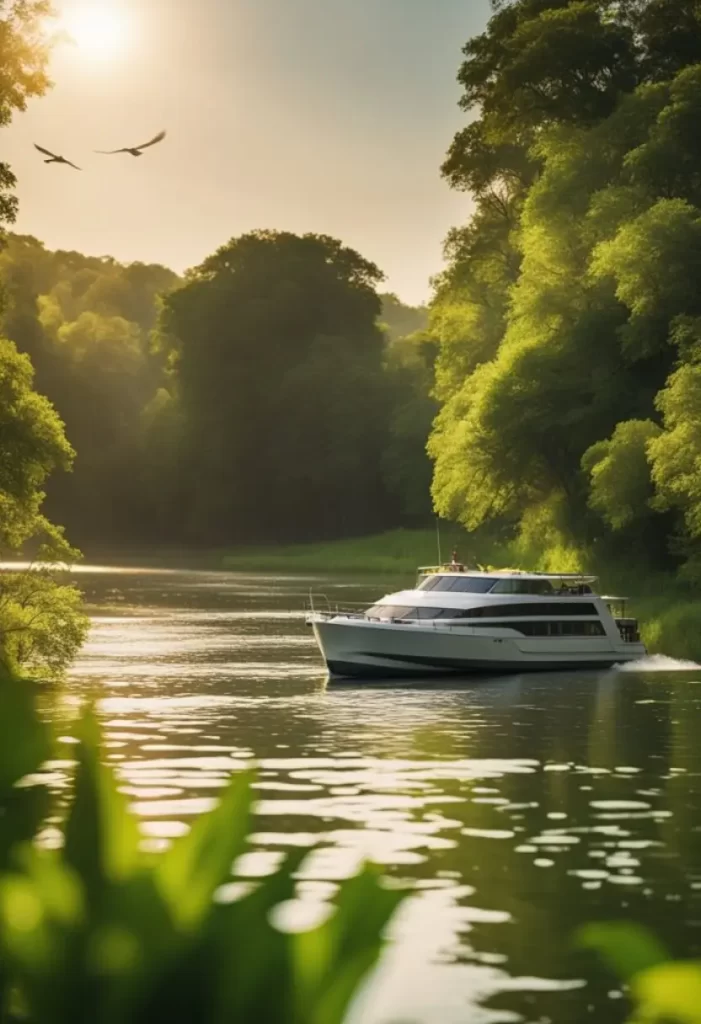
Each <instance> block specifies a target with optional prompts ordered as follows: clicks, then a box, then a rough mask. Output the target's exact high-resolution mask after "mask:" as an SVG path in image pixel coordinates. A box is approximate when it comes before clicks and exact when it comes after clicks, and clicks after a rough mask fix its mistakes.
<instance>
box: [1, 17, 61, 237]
mask: <svg viewBox="0 0 701 1024" xmlns="http://www.w3.org/2000/svg"><path fill="white" fill-rule="evenodd" d="M50 11H51V5H50V2H49V0H0V127H2V126H5V125H8V124H9V123H10V121H11V120H12V117H13V115H14V113H15V112H16V111H23V110H26V107H27V101H28V100H29V99H31V98H32V97H33V96H42V95H43V94H44V93H45V92H46V90H47V89H48V87H49V84H50V83H49V79H48V76H47V73H46V71H47V64H48V56H49V54H48V45H47V38H46V30H45V19H46V18H47V16H48V15H49V13H50ZM16 184H17V181H16V178H15V176H14V174H13V173H12V170H11V169H10V167H9V165H8V164H7V163H4V162H0V225H1V224H3V223H4V224H8V223H13V222H14V220H15V218H16V216H17V198H16V196H15V195H13V189H14V187H15V185H16Z"/></svg>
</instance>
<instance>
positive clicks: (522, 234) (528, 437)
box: [430, 0, 701, 564]
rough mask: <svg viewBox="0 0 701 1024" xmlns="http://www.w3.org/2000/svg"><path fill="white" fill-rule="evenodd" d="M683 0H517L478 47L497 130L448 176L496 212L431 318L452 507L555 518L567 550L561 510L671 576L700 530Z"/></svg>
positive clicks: (475, 232) (696, 26)
mask: <svg viewBox="0 0 701 1024" xmlns="http://www.w3.org/2000/svg"><path fill="white" fill-rule="evenodd" d="M672 6H673V5H670V4H669V3H667V2H666V0H653V2H643V0H641V2H636V3H624V4H619V3H616V4H609V3H606V2H599V3H588V4H586V3H577V2H572V3H566V2H563V3H552V2H547V0H519V2H517V3H512V4H500V5H498V10H497V12H496V14H495V16H494V18H493V19H492V21H491V22H490V25H489V27H488V30H487V32H486V33H485V34H483V36H480V37H479V38H477V39H475V40H472V41H471V42H470V43H469V44H468V47H467V49H466V55H467V57H468V60H467V62H466V64H465V65H464V67H463V69H462V72H461V81H462V83H463V86H464V88H465V105H466V106H467V107H471V106H474V105H478V108H479V109H478V111H477V114H478V116H477V120H476V121H475V122H474V124H473V125H472V126H470V128H469V129H468V133H467V135H466V136H465V137H464V139H463V142H465V140H467V142H466V146H467V148H465V147H463V149H460V144H457V143H456V146H454V149H453V151H452V153H451V156H450V157H449V161H448V164H447V165H446V168H445V171H446V173H447V174H448V176H449V178H450V180H451V181H452V183H453V184H454V185H456V186H457V187H468V188H470V189H472V191H473V192H474V193H475V196H476V200H477V211H476V214H475V216H474V218H473V220H472V222H471V224H470V225H469V226H468V227H467V228H464V229H461V230H460V231H457V232H453V233H452V235H451V236H450V239H449V248H448V258H449V266H448V270H447V271H446V272H445V273H444V274H443V275H442V277H441V278H439V280H438V287H437V289H436V295H435V299H434V302H433V304H432V308H431V330H432V333H433V335H434V337H435V338H436V340H437V342H438V345H439V354H438V359H437V364H436V395H437V397H438V398H439V400H440V402H441V410H440V413H439V416H438V418H437V420H436V426H435V429H434V433H433V436H432V438H431V442H430V451H431V454H432V456H433V458H434V460H435V475H434V484H433V494H434V500H435V502H436V507H437V509H438V511H439V512H441V514H443V515H444V516H452V517H454V518H457V519H459V520H460V521H462V522H463V523H465V524H466V525H468V526H469V527H470V528H472V529H474V528H477V527H479V526H481V525H483V524H485V523H489V522H490V521H492V522H494V521H496V522H499V523H506V524H510V526H511V528H512V529H515V530H519V529H520V530H521V531H524V530H525V531H530V530H531V524H532V523H533V522H537V523H539V524H540V525H539V530H540V532H541V534H542V536H543V537H546V536H547V537H548V538H549V539H550V540H551V538H552V533H551V531H550V529H548V528H546V526H545V519H544V517H546V519H547V517H548V516H549V517H550V520H549V521H550V524H551V526H552V527H553V528H555V527H556V528H557V530H560V531H561V532H563V533H564V534H566V535H567V536H568V537H569V538H570V539H571V540H574V541H576V542H578V543H580V544H591V543H593V542H596V543H600V542H603V543H606V542H607V535H610V534H612V533H615V532H617V531H620V530H626V531H628V535H629V536H630V537H631V538H632V537H634V536H635V537H637V538H638V540H640V539H641V538H642V537H645V543H644V544H642V546H643V547H644V548H645V549H646V550H651V551H653V550H654V551H657V552H665V551H666V558H667V559H668V562H670V563H671V564H674V561H675V560H676V559H677V557H678V554H679V552H680V550H683V549H684V544H683V543H682V544H680V541H679V537H678V532H679V528H680V527H679V524H680V521H681V518H680V513H681V515H682V517H683V519H684V522H685V530H686V534H687V538H688V539H691V538H693V537H694V524H693V511H692V508H693V499H692V498H691V493H692V490H693V487H690V481H691V477H690V475H689V473H690V470H689V464H688V459H687V464H686V466H685V467H684V468H682V465H681V462H680V455H681V447H680V446H675V443H674V441H672V440H670V437H676V438H677V439H678V438H679V437H680V433H679V432H680V429H682V423H681V421H680V419H679V418H678V417H677V418H676V419H675V413H674V411H673V409H674V407H675V405H676V404H677V402H678V399H679V398H680V396H681V393H682V391H683V392H684V393H685V394H687V393H690V391H689V389H690V388H691V383H690V379H691V377H693V372H694V371H693V370H692V369H688V366H689V365H691V366H695V352H696V351H697V346H696V337H697V322H698V318H699V317H700V316H701V310H700V309H699V308H698V303H699V299H698V287H697V276H698V275H697V267H698V265H699V251H698V250H699V238H698V237H697V236H698V231H699V228H698V225H699V223H701V220H700V217H701V179H699V177H698V166H699V156H700V155H701V154H699V152H698V146H699V143H698V139H697V133H695V132H692V131H691V130H690V127H691V126H692V125H693V124H695V123H696V122H697V120H698V116H699V113H701V67H698V66H685V64H686V62H688V61H689V60H695V59H697V57H698V58H701V28H700V24H701V23H700V22H699V11H698V9H697V5H693V4H685V3H682V4H680V5H678V6H679V13H680V14H681V15H682V23H683V25H684V26H685V30H686V31H687V37H685V40H684V41H682V39H681V37H680V35H679V32H678V27H677V26H675V24H674V21H673V19H672V17H671V14H672ZM568 47H571V48H572V50H571V52H570V54H569V56H567V54H568ZM575 51H576V52H575ZM616 54H617V55H618V57H616V56H615V55H616ZM614 65H615V66H614ZM570 70H571V72H572V74H571V75H570V76H569V77H568V73H569V71H570ZM670 74H671V75H672V76H673V77H671V78H670V79H669V80H666V78H667V76H668V75H670ZM480 133H481V139H482V142H483V141H484V139H485V138H486V137H487V134H489V133H491V137H492V138H493V139H496V140H497V142H498V143H499V145H498V146H497V145H496V144H495V146H494V147H493V148H492V150H491V151H490V152H489V153H487V151H486V150H485V149H484V147H483V146H482V142H479V140H478V142H475V140H476V139H477V136H478V134H480ZM471 140H472V141H471ZM473 142H474V148H470V147H471V146H473ZM504 146H506V149H504V148H503V147H504ZM456 147H457V148H456ZM480 147H482V148H480ZM499 147H502V149H500V148H499ZM519 147H520V149H519ZM519 152H520V154H521V155H520V156H518V154H519ZM500 154H501V156H504V159H503V160H501V156H500ZM514 154H516V155H517V156H518V159H514V160H512V157H513V156H514ZM523 156H525V158H526V159H527V162H528V163H527V164H526V163H524V162H523V160H522V159H521V157H523ZM510 160H511V163H510V162H509V161H510ZM500 161H501V162H500ZM519 161H521V162H520V163H519ZM524 168H526V169H528V168H530V172H529V173H522V171H523V170H524ZM536 172H537V173H536ZM671 374H672V376H671V377H670V375H671ZM682 382H683V383H682ZM658 395H659V398H658V397H657V396H658ZM660 414H662V417H663V418H664V423H661V422H660ZM684 429H686V427H684ZM667 435H669V437H668V436H667ZM675 448H676V451H677V453H678V454H677V455H676V456H673V455H672V452H673V450H675ZM663 452H665V453H666V454H665V455H662V454H661V453H663ZM655 453H657V455H655ZM675 466H676V467H677V470H676V471H678V473H679V474H680V475H679V476H675V475H674V474H675V472H676V471H675V468H674V467H675ZM651 469H652V475H650V470H651ZM548 510H549V511H548ZM686 548H687V554H689V550H688V544H687V545H686Z"/></svg>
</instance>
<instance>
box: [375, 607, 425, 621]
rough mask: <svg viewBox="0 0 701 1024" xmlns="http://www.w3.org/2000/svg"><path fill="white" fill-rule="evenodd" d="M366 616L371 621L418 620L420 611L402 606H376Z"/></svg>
mask: <svg viewBox="0 0 701 1024" xmlns="http://www.w3.org/2000/svg"><path fill="white" fill-rule="evenodd" d="M365 614H366V616H367V617H368V618H369V619H416V618H418V609H416V608H408V607H406V606H405V605H400V604H376V605H373V607H372V608H368V610H367V611H366V612H365Z"/></svg>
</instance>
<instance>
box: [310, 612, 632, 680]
mask: <svg viewBox="0 0 701 1024" xmlns="http://www.w3.org/2000/svg"><path fill="white" fill-rule="evenodd" d="M311 624H312V625H313V628H314V633H315V636H316V640H317V643H318V645H319V648H320V650H321V653H322V655H323V657H324V661H325V663H326V666H327V668H328V670H329V673H330V675H331V676H332V677H334V678H339V679H359V678H360V679H382V678H385V679H386V678H411V677H414V678H418V677H421V678H427V677H429V676H451V675H453V676H455V675H457V676H469V675H486V674H496V675H508V674H513V673H515V672H518V673H521V672H544V671H562V670H568V669H579V670H582V669H607V668H611V667H612V666H614V665H617V664H622V663H624V662H630V661H636V660H638V659H639V658H642V657H644V656H645V653H646V651H645V647H644V646H643V644H638V643H623V642H621V643H620V644H617V643H616V642H615V641H613V640H612V639H610V638H609V637H608V636H606V637H601V638H576V637H573V638H571V639H570V638H556V639H552V640H548V638H526V637H523V638H518V639H517V638H514V637H513V636H494V635H489V634H485V633H484V632H480V631H478V630H470V629H465V628H463V629H448V628H438V629H436V628H432V629H431V628H425V627H424V628H422V627H420V626H409V625H398V624H395V623H379V622H378V623H375V622H368V621H367V620H360V619H345V618H343V617H340V616H339V617H336V618H331V619H328V618H322V617H318V618H317V617H313V618H312V620H311Z"/></svg>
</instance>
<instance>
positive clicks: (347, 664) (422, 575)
mask: <svg viewBox="0 0 701 1024" xmlns="http://www.w3.org/2000/svg"><path fill="white" fill-rule="evenodd" d="M596 580H597V577H596V576H585V575H574V574H557V573H534V572H520V571H515V570H501V571H498V572H485V571H480V572H472V571H469V570H467V569H466V568H465V567H464V566H461V565H454V564H453V565H448V566H440V567H433V568H426V569H420V570H419V579H418V581H417V584H416V587H415V589H413V590H403V591H401V592H399V593H396V594H389V595H388V596H387V597H383V598H382V600H380V601H378V602H377V604H374V605H373V606H372V607H371V608H368V609H367V610H366V611H364V612H362V613H358V612H343V611H339V610H336V611H326V612H318V611H314V610H313V611H312V613H311V615H310V616H309V617H308V620H307V621H308V623H309V624H310V625H312V626H313V628H314V634H315V636H316V639H317V642H318V644H319V647H320V649H321V653H322V655H323V657H324V661H325V662H326V666H327V668H328V670H329V673H330V674H331V676H333V677H337V678H354V677H364V678H377V679H379V678H387V677H392V676H399V677H404V678H406V677H409V676H424V677H426V676H429V675H447V674H453V675H467V674H470V673H477V674H485V673H489V672H492V673H502V674H503V673H512V672H525V671H537V672H542V671H544V670H548V669H553V670H555V669H559V670H562V669H592V668H594V669H596V668H602V669H604V668H610V667H611V666H613V665H617V664H622V663H623V662H629V661H636V660H637V659H638V658H642V657H644V656H645V654H646V650H645V647H644V645H643V644H642V643H641V641H640V634H639V632H638V623H637V621H636V620H635V619H632V618H629V617H627V616H626V600H627V599H626V598H616V597H600V596H599V595H598V594H596V593H595V592H594V589H593V586H594V584H595V583H596Z"/></svg>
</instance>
